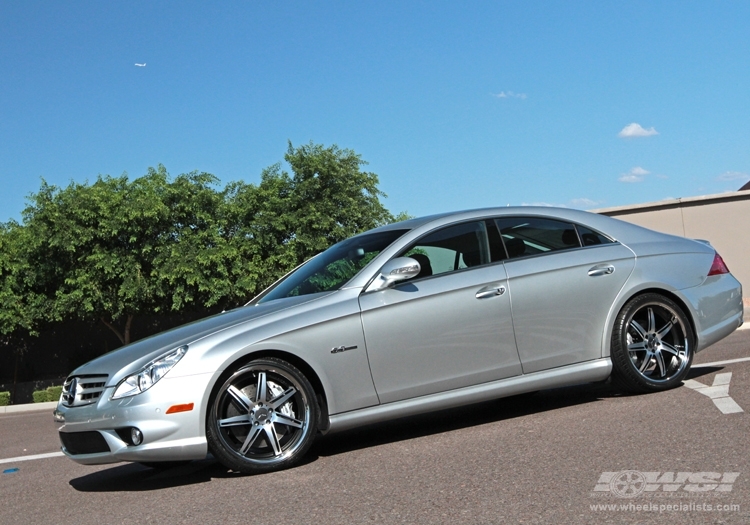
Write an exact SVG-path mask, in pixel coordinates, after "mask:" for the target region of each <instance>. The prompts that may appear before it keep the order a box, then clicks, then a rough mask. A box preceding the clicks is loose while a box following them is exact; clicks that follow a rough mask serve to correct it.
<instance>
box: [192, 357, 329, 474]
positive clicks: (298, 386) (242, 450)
mask: <svg viewBox="0 0 750 525" xmlns="http://www.w3.org/2000/svg"><path fill="white" fill-rule="evenodd" d="M313 403H315V401H314V394H313V391H312V387H311V386H310V385H309V383H308V382H307V380H306V379H305V378H304V376H303V375H302V374H301V373H300V372H299V371H298V370H297V369H296V368H294V367H293V366H291V365H289V364H288V363H286V362H284V361H281V360H277V359H263V360H258V361H254V362H252V363H250V364H249V365H247V366H245V367H242V368H240V369H239V370H237V371H236V372H235V373H234V374H232V376H231V377H229V379H227V380H226V381H225V383H224V384H223V385H222V387H221V388H220V389H219V391H218V393H217V395H216V397H215V401H214V405H213V407H212V411H211V415H210V418H209V421H208V423H209V426H210V429H209V431H208V433H207V434H208V437H209V442H210V443H212V445H214V446H213V447H212V449H213V451H214V455H216V456H217V459H219V460H220V461H222V462H223V463H225V464H226V465H227V466H229V467H230V468H233V469H236V470H239V471H242V472H256V471H264V470H272V469H276V468H284V467H285V466H289V465H290V464H291V463H292V462H294V461H296V460H297V459H298V457H299V456H301V455H302V454H304V452H305V451H306V450H307V448H308V447H309V445H310V444H311V442H312V438H313V437H314V436H312V434H313V433H314V427H315V425H314V422H315V421H316V420H315V417H317V416H316V414H317V412H315V410H314V408H315V406H314V405H313Z"/></svg>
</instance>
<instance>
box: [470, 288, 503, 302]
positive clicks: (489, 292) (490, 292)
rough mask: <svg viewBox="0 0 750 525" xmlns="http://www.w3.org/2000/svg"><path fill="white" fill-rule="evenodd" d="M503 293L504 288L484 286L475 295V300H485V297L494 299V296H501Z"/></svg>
mask: <svg viewBox="0 0 750 525" xmlns="http://www.w3.org/2000/svg"><path fill="white" fill-rule="evenodd" d="M504 293H505V286H485V287H484V288H482V289H481V290H479V291H478V292H477V293H476V298H477V299H486V298H487V297H495V296H496V295H503V294H504Z"/></svg>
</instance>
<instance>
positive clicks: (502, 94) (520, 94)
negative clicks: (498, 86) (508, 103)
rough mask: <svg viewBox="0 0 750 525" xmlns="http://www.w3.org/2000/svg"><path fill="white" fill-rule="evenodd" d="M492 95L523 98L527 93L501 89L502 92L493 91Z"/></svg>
mask: <svg viewBox="0 0 750 525" xmlns="http://www.w3.org/2000/svg"><path fill="white" fill-rule="evenodd" d="M492 96H493V97H497V98H520V99H521V100H525V99H526V93H514V92H513V91H501V92H500V93H492Z"/></svg>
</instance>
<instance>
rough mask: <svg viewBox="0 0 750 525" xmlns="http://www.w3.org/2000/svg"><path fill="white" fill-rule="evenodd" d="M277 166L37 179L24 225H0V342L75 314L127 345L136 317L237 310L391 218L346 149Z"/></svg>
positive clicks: (369, 176) (301, 153) (303, 153)
mask: <svg viewBox="0 0 750 525" xmlns="http://www.w3.org/2000/svg"><path fill="white" fill-rule="evenodd" d="M284 159H285V161H286V163H287V164H288V165H289V167H290V169H291V173H288V172H286V171H284V170H282V166H281V164H276V165H273V166H271V167H269V168H267V169H265V170H263V172H262V173H261V178H260V183H259V184H257V185H256V184H249V183H245V182H232V183H229V184H227V185H226V186H225V187H224V188H220V187H219V185H218V183H219V180H218V179H217V178H216V177H215V176H213V175H211V174H208V173H199V172H192V173H188V174H183V175H179V176H177V177H175V178H171V177H170V176H169V174H168V173H167V171H166V169H165V168H164V166H161V165H159V166H158V167H157V168H155V169H154V168H150V169H149V170H148V173H147V174H146V175H144V176H142V177H139V178H137V179H134V180H130V179H129V178H128V177H127V175H123V176H120V177H110V176H99V177H98V178H97V179H96V181H95V182H94V183H93V184H89V183H83V184H80V183H75V182H71V183H70V184H69V185H68V186H67V187H64V188H61V187H57V186H53V185H49V184H47V183H46V182H44V181H43V182H42V185H41V188H40V190H39V192H38V193H36V194H33V195H32V196H31V197H30V199H29V204H28V206H27V208H26V209H25V211H24V213H23V223H22V224H17V223H14V222H10V223H7V224H3V225H0V276H2V279H3V280H2V285H1V286H0V335H6V334H10V333H15V332H17V331H19V330H21V331H25V332H26V333H33V332H34V331H35V330H36V327H37V326H38V323H39V322H41V321H58V322H59V321H65V320H68V319H72V318H76V317H78V318H82V319H89V320H97V321H100V322H102V323H104V324H105V325H107V326H108V327H109V328H110V329H111V330H112V331H113V332H114V333H115V334H117V336H118V338H119V339H120V341H121V342H122V343H128V342H130V340H131V333H130V328H131V324H132V321H133V319H134V317H135V316H153V315H161V314H165V313H169V312H178V311H179V312H181V311H185V310H187V309H191V308H200V309H206V308H208V309H212V308H217V309H218V308H226V307H229V306H235V305H237V304H242V303H244V302H245V301H247V300H248V299H249V298H251V297H252V296H254V295H255V294H257V293H259V292H260V291H261V290H262V289H263V288H265V287H266V286H268V285H269V284H270V283H272V282H273V281H274V280H276V279H277V278H278V277H280V276H281V275H283V274H284V273H286V272H287V271H289V270H290V269H292V268H294V267H295V266H297V265H298V264H300V263H301V262H303V261H304V260H306V259H308V258H309V257H311V256H312V255H314V254H316V253H318V252H320V251H322V250H324V249H325V248H327V247H328V246H330V245H331V244H333V243H335V242H338V241H340V240H342V239H344V238H346V237H349V236H351V235H353V234H356V233H358V232H360V231H363V230H366V229H370V228H373V227H375V226H378V225H381V224H385V223H388V222H392V221H393V220H394V217H393V216H392V215H391V214H390V213H389V212H388V210H387V209H386V208H385V207H384V206H383V204H382V203H381V201H380V199H381V197H384V194H383V193H382V192H381V191H380V190H379V189H378V177H377V175H375V174H374V173H369V172H365V171H362V170H361V167H362V166H363V165H364V164H365V162H364V161H363V160H362V159H361V157H360V156H359V155H358V154H356V153H355V152H353V151H351V150H347V149H343V150H342V149H339V148H338V147H337V146H335V145H334V146H330V147H324V146H322V145H318V144H313V143H309V144H306V145H303V146H301V147H297V148H295V147H293V146H292V144H291V143H290V144H289V148H288V151H287V153H286V155H285V157H284ZM399 218H402V217H399Z"/></svg>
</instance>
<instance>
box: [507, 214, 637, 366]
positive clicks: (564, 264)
mask: <svg viewBox="0 0 750 525" xmlns="http://www.w3.org/2000/svg"><path fill="white" fill-rule="evenodd" d="M497 224H498V227H499V229H500V233H501V236H502V240H503V243H504V245H505V247H506V249H507V252H508V256H509V259H508V260H506V261H505V268H506V271H507V275H508V288H509V290H510V298H511V304H512V309H513V325H514V328H515V336H516V343H517V345H518V353H519V355H520V358H521V364H522V366H523V372H524V373H525V374H528V373H530V372H537V371H540V370H546V369H550V368H555V367H559V366H564V365H569V364H573V363H579V362H582V361H589V360H592V359H598V358H600V357H601V355H602V338H603V334H604V328H605V323H606V320H607V316H608V314H609V311H610V308H611V306H612V303H613V302H614V300H615V298H616V297H617V294H618V293H619V291H620V290H621V288H622V286H623V285H624V284H625V281H627V279H628V277H629V276H630V273H631V272H632V270H633V266H634V264H635V257H634V255H633V253H632V252H631V251H630V250H629V249H627V248H626V247H624V246H622V245H621V244H619V243H617V242H614V241H612V240H611V239H609V238H607V237H605V236H604V235H602V234H600V233H598V232H595V231H592V230H590V229H588V228H586V227H583V226H581V225H574V224H572V223H568V222H564V221H558V220H552V219H546V218H539V217H512V218H502V219H498V220H497Z"/></svg>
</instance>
